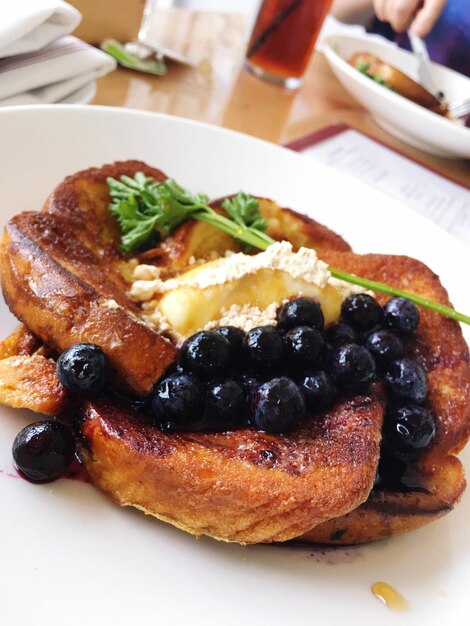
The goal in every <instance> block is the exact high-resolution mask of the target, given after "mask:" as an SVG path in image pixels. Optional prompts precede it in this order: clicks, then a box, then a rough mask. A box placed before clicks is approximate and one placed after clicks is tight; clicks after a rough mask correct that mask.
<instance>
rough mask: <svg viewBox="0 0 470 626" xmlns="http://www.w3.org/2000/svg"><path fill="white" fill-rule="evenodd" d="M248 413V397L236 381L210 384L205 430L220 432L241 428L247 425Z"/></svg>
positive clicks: (220, 381)
mask: <svg viewBox="0 0 470 626" xmlns="http://www.w3.org/2000/svg"><path fill="white" fill-rule="evenodd" d="M246 413H247V405H246V395H245V392H244V391H243V389H242V387H241V386H240V385H239V384H238V383H237V382H236V381H234V380H231V379H222V380H215V381H212V382H210V383H209V384H208V386H207V390H206V408H205V411H204V417H203V428H204V429H208V430H216V431H219V432H220V431H225V430H233V429H235V428H239V427H240V426H243V425H244V424H246Z"/></svg>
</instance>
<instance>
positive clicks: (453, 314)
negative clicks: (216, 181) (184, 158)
mask: <svg viewBox="0 0 470 626" xmlns="http://www.w3.org/2000/svg"><path fill="white" fill-rule="evenodd" d="M193 217H194V218H196V219H198V220H201V221H202V222H206V223H207V224H212V225H213V226H216V227H217V228H220V229H221V230H223V231H225V232H226V233H228V234H229V235H232V237H234V238H235V239H238V240H240V241H243V242H244V243H247V244H249V245H251V246H254V247H256V248H258V249H260V250H266V249H267V248H268V247H269V246H270V245H272V244H273V243H276V242H275V240H274V239H272V238H271V237H269V235H266V234H265V233H262V232H261V231H258V232H256V233H254V232H253V230H254V229H251V232H250V231H248V230H246V229H243V228H241V227H239V226H237V225H236V224H235V223H234V222H232V221H231V220H228V219H227V218H225V217H223V216H222V215H219V214H218V213H216V212H215V211H214V212H213V214H212V213H211V214H207V213H202V212H201V213H195V214H194V215H193ZM328 270H329V271H330V274H331V275H332V276H334V277H335V278H339V279H340V280H344V282H346V283H350V284H352V285H359V286H360V287H365V288H366V289H370V290H371V291H375V292H377V293H385V294H387V295H389V296H400V297H402V298H407V299H408V300H411V302H414V303H415V304H417V305H419V306H421V307H423V308H425V309H429V310H430V311H435V312H436V313H440V314H441V315H444V316H445V317H450V318H451V319H453V320H457V321H458V322H463V323H464V324H469V325H470V316H468V315H465V313H460V312H459V311H456V310H455V309H453V308H452V307H450V306H446V305H445V304H440V303H439V302H434V301H433V300H428V299H427V298H423V297H422V296H417V295H416V294H414V293H410V292H409V291H403V290H402V289H397V288H396V287H392V286H391V285H386V284H385V283H379V282H376V281H374V280H369V279H368V278H362V277H361V276H355V275H354V274H349V273H348V272H344V271H343V270H338V269H335V268H334V267H329V268H328Z"/></svg>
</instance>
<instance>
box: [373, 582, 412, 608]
mask: <svg viewBox="0 0 470 626" xmlns="http://www.w3.org/2000/svg"><path fill="white" fill-rule="evenodd" d="M371 591H372V593H373V594H374V596H375V597H376V598H378V599H379V600H380V601H381V602H383V603H384V604H385V606H386V607H387V608H388V609H390V610H391V611H394V612H395V613H404V612H405V611H408V610H409V608H410V603H409V602H408V600H407V599H406V598H404V597H403V596H402V595H401V593H399V592H398V591H397V590H396V589H394V588H393V587H392V586H391V585H389V584H388V583H384V582H376V583H374V584H373V585H372V587H371Z"/></svg>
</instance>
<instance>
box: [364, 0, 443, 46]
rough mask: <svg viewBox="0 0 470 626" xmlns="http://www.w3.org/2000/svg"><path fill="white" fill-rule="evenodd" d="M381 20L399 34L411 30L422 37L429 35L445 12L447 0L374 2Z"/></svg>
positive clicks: (374, 0) (387, 0)
mask: <svg viewBox="0 0 470 626" xmlns="http://www.w3.org/2000/svg"><path fill="white" fill-rule="evenodd" d="M373 4H374V11H375V14H376V15H377V17H378V18H379V20H381V21H382V22H388V23H389V24H390V25H391V26H392V28H393V30H396V31H397V32H398V33H402V32H403V31H405V30H407V29H408V28H411V30H412V31H413V32H415V33H416V34H417V35H419V36H420V37H424V36H425V35H427V34H428V33H429V32H430V31H431V30H432V28H433V26H434V24H435V23H436V22H437V20H438V18H439V16H440V14H441V13H442V11H443V10H444V7H445V5H446V4H447V0H373Z"/></svg>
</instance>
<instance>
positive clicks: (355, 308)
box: [341, 293, 382, 330]
mask: <svg viewBox="0 0 470 626" xmlns="http://www.w3.org/2000/svg"><path fill="white" fill-rule="evenodd" d="M341 314H342V317H343V319H344V320H345V321H346V322H348V323H349V324H351V326H352V327H353V328H355V329H356V330H369V329H370V328H374V326H376V325H377V324H378V323H379V322H380V320H381V319H382V307H381V306H380V304H379V303H378V302H377V300H375V299H374V298H372V296H369V295H368V294H366V293H359V294H356V295H354V296H349V298H346V300H344V302H343V304H342V305H341Z"/></svg>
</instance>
